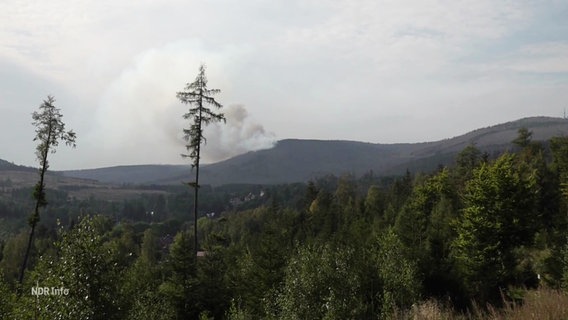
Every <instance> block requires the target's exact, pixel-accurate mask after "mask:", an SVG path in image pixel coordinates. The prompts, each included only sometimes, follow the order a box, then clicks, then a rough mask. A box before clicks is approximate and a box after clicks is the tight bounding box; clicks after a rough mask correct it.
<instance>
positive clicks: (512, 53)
mask: <svg viewBox="0 0 568 320" xmlns="http://www.w3.org/2000/svg"><path fill="white" fill-rule="evenodd" d="M0 46H1V48H0V146H1V148H0V158H2V159H5V160H8V161H13V162H15V163H18V164H24V165H33V166H37V163H36V161H35V156H34V148H35V144H34V142H33V141H32V139H33V136H34V128H33V127H32V125H31V113H32V112H33V111H34V110H36V109H37V107H38V106H39V105H40V104H41V102H42V100H43V99H45V98H46V96H47V95H48V94H51V95H54V96H55V98H56V99H57V102H56V105H57V106H58V107H59V108H60V109H61V111H62V113H63V115H64V121H65V123H66V124H67V127H68V128H70V129H74V130H75V131H76V132H77V136H78V138H77V148H76V149H75V150H69V149H68V148H67V147H65V146H60V147H59V148H58V151H57V154H55V155H54V156H53V157H51V164H52V169H76V168H93V167H101V166H110V165H120V164H147V163H183V162H184V161H185V160H183V159H181V157H180V156H179V154H180V153H183V152H184V147H183V146H184V142H183V140H182V139H181V136H182V135H181V130H182V128H183V127H184V122H183V120H182V118H181V115H182V114H183V113H184V112H185V106H183V105H181V104H180V103H179V102H178V101H177V100H176V97H175V93H176V92H177V91H180V90H182V89H183V87H184V85H185V83H187V82H191V81H193V80H194V79H195V76H196V74H197V71H198V68H199V65H200V63H205V64H206V65H207V74H208V77H209V84H210V87H212V88H218V89H221V90H222V93H221V94H220V95H218V100H219V101H220V102H221V103H222V104H223V105H224V106H225V108H224V109H225V112H226V114H227V119H228V123H227V125H225V126H222V127H211V128H209V129H208V131H207V132H206V135H207V136H208V138H209V140H208V144H207V146H206V147H205V149H204V152H205V159H206V161H215V160H218V159H223V158H226V157H229V156H231V155H234V154H236V153H242V152H245V151H247V150H251V149H258V148H263V147H268V146H270V145H271V144H272V143H273V141H275V140H277V139H285V138H314V139H346V140H360V141H367V142H381V143H392V142H419V141H430V140H439V139H444V138H449V137H452V136H456V135H460V134H463V133H466V132H468V131H470V130H472V129H476V128H479V127H485V126H489V125H494V124H498V123H501V122H506V121H511V120H516V119H519V118H522V117H527V116H535V115H546V116H562V114H563V110H564V109H565V108H568V1H566V0H561V1H524V0H511V1H498V0H472V1H460V0H445V1H442V0H440V1H437V0H417V1H406V0H393V1H390V0H389V1H381V0H357V1H355V0H350V1H347V0H300V1H296V0H287V1H274V0H272V1H269V0H238V1H237V0H233V1H231V0H207V1H204V0H201V1H187V0H180V1H174V0H167V1H164V0H160V1H158V0H137V1H120V0H96V1H95V0H93V1H89V0H78V1H62V0H50V1H28V0H4V1H2V2H0Z"/></svg>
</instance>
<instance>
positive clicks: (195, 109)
mask: <svg viewBox="0 0 568 320" xmlns="http://www.w3.org/2000/svg"><path fill="white" fill-rule="evenodd" d="M220 92H221V90H219V89H209V88H207V77H206V76H205V65H201V66H200V67H199V73H198V74H197V77H196V78H195V81H193V82H192V83H188V84H186V86H185V88H184V91H181V92H178V93H177V95H176V96H177V98H178V99H179V100H180V101H181V102H182V103H184V104H188V105H189V106H190V107H189V110H188V112H187V113H185V114H184V115H183V118H184V119H186V120H189V123H190V126H189V128H184V129H183V134H184V139H185V141H187V142H188V144H187V145H186V146H185V147H186V149H187V151H189V154H182V157H186V158H190V159H191V160H192V163H191V167H192V169H193V168H195V182H191V183H189V185H190V186H192V187H193V189H194V191H195V193H194V197H195V201H194V206H193V231H194V240H193V245H194V250H195V253H196V254H197V251H198V246H197V209H198V200H197V199H198V193H199V161H200V159H201V144H202V143H206V139H205V137H204V136H203V128H204V126H206V125H208V124H210V123H212V122H221V121H223V122H226V119H225V115H224V114H223V113H215V112H214V111H213V110H212V109H211V108H209V107H208V106H211V107H213V108H215V109H221V108H222V107H223V106H222V105H221V104H220V103H219V102H217V101H216V100H215V98H213V96H214V95H216V94H218V93H220Z"/></svg>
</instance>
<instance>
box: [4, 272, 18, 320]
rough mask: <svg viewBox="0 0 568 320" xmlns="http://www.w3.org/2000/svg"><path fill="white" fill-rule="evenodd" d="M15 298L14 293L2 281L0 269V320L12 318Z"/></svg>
mask: <svg viewBox="0 0 568 320" xmlns="http://www.w3.org/2000/svg"><path fill="white" fill-rule="evenodd" d="M15 298H16V297H15V295H14V293H13V292H12V291H11V290H10V288H9V286H8V284H7V283H6V281H5V279H4V274H3V273H2V269H0V319H10V318H11V317H12V316H11V315H12V308H13V304H14V301H15V300H16V299H15Z"/></svg>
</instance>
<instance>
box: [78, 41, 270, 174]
mask: <svg viewBox="0 0 568 320" xmlns="http://www.w3.org/2000/svg"><path fill="white" fill-rule="evenodd" d="M239 56H240V55H239V51H238V50H232V49H227V51H226V52H224V54H217V55H214V54H209V52H208V51H207V50H205V49H203V47H202V46H201V45H200V44H199V43H191V42H189V43H186V42H182V43H174V44H170V45H167V46H165V47H163V48H159V49H153V50H149V51H147V52H145V53H143V54H141V55H140V56H138V57H137V58H136V59H135V61H134V62H133V63H132V64H131V65H130V66H129V67H127V68H126V69H125V70H123V71H122V72H121V73H120V75H119V76H118V77H117V78H116V79H115V80H114V81H113V82H112V83H110V84H109V86H108V88H107V90H106V91H105V93H104V95H103V97H102V98H101V100H100V101H99V106H98V108H97V112H96V113H95V114H93V115H92V119H93V122H94V130H93V131H92V132H91V133H90V137H85V138H84V140H83V141H85V142H84V143H85V144H86V145H92V146H94V147H95V148H93V149H92V150H89V153H90V156H89V157H88V159H86V161H85V163H84V164H82V165H81V167H83V168H84V167H91V166H92V165H90V163H91V162H92V163H98V164H99V165H97V166H111V165H119V164H160V163H161V164H164V163H168V164H176V163H188V160H187V159H185V160H184V159H182V157H181V156H180V154H182V153H187V152H186V150H185V148H184V146H185V144H186V142H185V141H184V140H183V132H182V130H183V128H187V127H188V126H189V123H188V122H187V120H184V119H183V118H182V115H183V114H184V113H185V112H187V108H188V107H189V106H187V105H184V104H182V103H180V101H179V100H177V98H176V95H175V93H176V92H177V91H181V90H183V87H184V85H185V84H186V83H187V82H191V81H193V79H194V78H195V75H196V74H197V71H198V68H199V65H200V64H201V63H202V62H203V61H206V58H208V59H207V61H209V62H210V65H211V67H210V68H209V67H208V68H207V76H208V78H209V80H210V83H211V84H212V85H211V87H212V88H220V89H221V90H222V93H221V94H220V95H219V96H216V97H215V98H216V99H218V100H219V101H220V102H221V103H222V104H224V105H227V104H229V103H230V100H231V99H235V97H234V96H233V95H231V88H232V86H231V84H232V83H235V82H236V80H235V79H237V78H238V73H235V72H231V68H230V67H228V66H230V63H229V62H227V60H228V58H227V57H232V59H236V58H235V57H239ZM225 88H228V90H225ZM226 91H228V92H229V93H228V94H227V93H226ZM221 112H223V113H225V116H226V119H227V123H226V124H222V123H221V124H211V125H209V126H208V127H206V129H205V132H204V135H205V137H206V138H207V145H205V146H204V148H203V149H202V159H203V161H204V162H206V163H207V162H209V163H210V162H215V161H220V160H224V159H227V158H229V157H232V156H234V155H237V154H241V153H245V152H247V151H251V150H259V149H263V148H269V147H271V146H272V145H273V144H274V134H271V133H269V132H267V131H266V130H265V129H264V128H263V126H262V125H260V124H259V123H257V122H255V120H253V119H252V118H251V116H250V115H249V112H248V111H247V109H246V108H245V107H244V106H242V105H229V106H227V107H225V108H223V109H222V110H221ZM101 139H103V141H105V142H104V144H102V145H101V144H96V142H95V141H100V140H101Z"/></svg>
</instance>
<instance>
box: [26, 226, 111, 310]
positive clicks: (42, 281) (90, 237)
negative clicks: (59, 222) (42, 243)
mask: <svg viewBox="0 0 568 320" xmlns="http://www.w3.org/2000/svg"><path fill="white" fill-rule="evenodd" d="M105 220H106V218H104V217H100V216H97V217H93V218H90V217H85V218H83V219H82V220H81V221H80V222H79V223H78V224H77V225H76V226H75V227H74V228H73V229H71V230H69V231H64V230H61V231H60V240H59V241H58V242H57V243H56V248H57V255H56V256H42V257H40V259H39V262H38V265H37V267H36V268H35V270H34V271H33V273H32V275H31V277H30V279H29V280H28V281H27V282H26V283H25V285H24V290H23V292H24V295H23V296H22V297H21V298H20V300H19V301H18V312H17V314H18V315H19V316H21V317H22V318H27V317H28V316H29V315H30V314H34V315H37V316H38V317H39V318H42V319H47V318H49V319H120V318H121V313H120V307H119V300H120V299H119V297H118V296H117V292H118V290H117V284H118V281H117V277H118V273H117V269H116V264H115V261H113V259H112V257H113V253H114V252H112V248H111V247H108V246H106V245H105V243H104V240H103V235H104V234H105V232H107V231H108V229H105V228H104V226H105V224H106V223H105ZM35 286H40V287H49V288H52V287H53V288H60V289H63V290H68V294H55V295H53V294H51V295H42V296H37V297H36V296H32V295H31V294H30V292H32V287H35Z"/></svg>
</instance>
